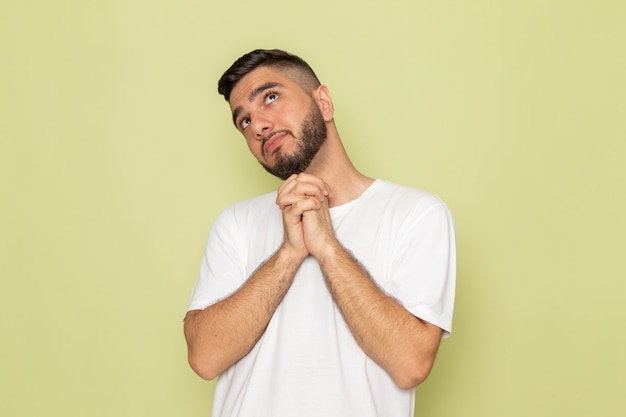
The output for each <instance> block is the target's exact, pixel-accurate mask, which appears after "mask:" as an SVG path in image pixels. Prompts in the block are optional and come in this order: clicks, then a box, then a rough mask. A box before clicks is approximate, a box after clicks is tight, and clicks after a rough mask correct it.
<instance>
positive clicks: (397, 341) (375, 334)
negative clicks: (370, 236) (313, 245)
mask: <svg viewBox="0 0 626 417" xmlns="http://www.w3.org/2000/svg"><path fill="white" fill-rule="evenodd" d="M318 261H319V262H320V265H321V268H322V271H323V272H324V277H325V279H326V281H327V283H328V286H329V288H330V291H331V294H332V296H333V299H334V300H335V302H336V304H337V305H338V306H339V308H340V310H341V312H342V314H343V316H344V318H345V320H346V322H347V324H348V326H349V327H350V330H351V332H352V334H353V336H354V338H355V340H356V341H357V343H358V344H359V345H360V346H361V348H362V349H363V351H364V352H365V353H366V354H367V355H368V356H369V357H370V358H372V359H373V360H374V361H375V362H376V363H378V364H379V365H380V366H381V367H382V368H383V369H385V370H386V371H387V373H388V374H389V375H390V376H391V377H392V378H393V380H394V381H395V383H396V384H397V385H398V386H399V387H401V388H413V387H414V386H416V385H418V384H419V383H421V382H422V381H423V380H424V379H425V378H426V377H427V376H428V373H429V372H430V369H431V368H432V365H433V362H434V358H435V354H436V351H437V347H438V345H439V340H440V338H441V329H439V328H438V327H436V326H434V325H432V324H430V323H426V322H424V321H422V320H420V319H418V318H416V317H415V316H413V315H412V314H411V313H410V312H409V311H408V310H406V309H405V308H404V307H403V306H402V305H400V304H399V303H398V302H397V301H396V300H394V299H393V298H392V297H390V296H389V295H387V294H386V293H385V292H384V291H382V290H381V289H380V288H379V287H378V286H377V285H376V283H375V282H374V281H373V280H372V279H371V277H370V276H369V274H368V273H367V271H366V270H365V269H364V268H363V267H362V266H361V265H360V264H359V263H358V261H356V260H355V259H354V257H353V256H352V255H351V254H350V253H349V252H348V251H346V250H345V249H344V248H343V247H341V246H340V245H339V244H337V245H332V247H331V248H329V250H327V251H325V252H324V255H323V256H320V257H319V258H318Z"/></svg>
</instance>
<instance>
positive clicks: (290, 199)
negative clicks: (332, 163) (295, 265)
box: [276, 173, 336, 258]
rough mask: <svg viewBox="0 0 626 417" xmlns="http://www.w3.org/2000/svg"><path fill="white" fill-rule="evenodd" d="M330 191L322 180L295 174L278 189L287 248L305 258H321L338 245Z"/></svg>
mask: <svg viewBox="0 0 626 417" xmlns="http://www.w3.org/2000/svg"><path fill="white" fill-rule="evenodd" d="M330 192H331V191H330V188H329V186H328V184H326V183H325V182H324V181H323V180H322V179H321V178H318V177H316V176H314V175H310V174H305V173H302V174H294V175H292V176H291V177H289V178H288V179H287V180H286V181H285V182H284V183H283V185H282V186H281V187H280V188H279V189H278V194H277V198H276V204H278V207H279V208H280V209H281V211H282V212H283V228H284V232H285V237H284V242H283V246H285V247H286V248H288V249H291V250H293V251H294V252H295V253H296V254H297V256H299V257H301V258H305V257H306V256H308V255H313V256H315V257H316V258H319V257H320V256H321V255H322V253H323V250H324V249H325V248H327V247H328V246H329V245H330V244H332V243H333V242H336V239H335V235H334V232H333V227H332V222H331V219H330V213H329V211H328V198H329V196H330Z"/></svg>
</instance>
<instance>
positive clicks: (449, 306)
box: [188, 180, 456, 417]
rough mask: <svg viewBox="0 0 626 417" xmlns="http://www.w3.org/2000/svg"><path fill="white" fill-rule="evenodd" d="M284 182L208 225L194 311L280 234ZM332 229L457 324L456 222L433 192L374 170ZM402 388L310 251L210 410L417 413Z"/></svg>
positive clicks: (391, 290) (405, 294)
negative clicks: (363, 341)
mask: <svg viewBox="0 0 626 417" xmlns="http://www.w3.org/2000/svg"><path fill="white" fill-rule="evenodd" d="M275 200H276V193H271V194H266V195H263V196H260V197H256V198H253V199H250V200H247V201H244V202H241V203H239V204H236V205H234V206H231V207H229V208H227V209H225V210H224V211H223V212H222V213H221V214H220V215H219V217H218V218H217V220H216V221H215V223H214V224H213V227H212V229H211V232H210V233H209V237H208V241H207V246H206V251H205V256H204V258H203V261H202V265H201V268H200V273H199V276H198V280H197V282H196V285H195V288H194V290H193V294H192V297H191V301H190V304H189V307H188V310H198V309H204V308H206V307H207V306H209V305H211V304H213V303H215V302H217V301H219V300H221V299H223V298H226V297H228V296H229V295H230V294H232V293H233V292H235V291H236V290H237V289H238V288H239V287H240V286H241V285H242V284H243V283H244V282H245V280H246V279H247V278H248V277H249V276H250V275H251V274H252V273H253V272H254V271H255V270H256V269H257V268H258V267H259V265H260V264H261V263H262V262H264V261H265V260H266V259H267V258H269V257H270V256H271V255H272V254H273V253H274V252H275V251H276V250H277V249H278V247H279V246H280V245H281V243H282V240H283V226H282V217H281V211H280V209H279V208H278V206H276V204H275ZM330 214H331V217H332V222H333V227H334V229H335V234H336V236H337V238H338V239H339V241H340V242H341V243H342V244H343V246H344V247H346V248H347V249H349V250H350V251H351V252H352V254H353V255H354V257H355V258H356V259H357V260H358V261H359V262H361V264H362V265H363V266H364V267H365V269H366V270H367V271H368V272H369V274H370V275H371V277H372V278H373V279H374V280H375V281H376V282H377V283H378V285H379V286H380V287H381V288H382V289H383V290H384V291H386V292H387V293H388V294H390V295H391V296H392V297H394V298H395V299H396V300H397V301H398V302H400V303H401V304H402V305H403V306H404V307H405V308H406V309H407V310H408V311H410V312H411V313H412V314H413V315H415V316H417V317H419V318H421V319H423V320H425V321H428V322H430V323H433V324H435V325H437V326H439V327H440V328H442V329H443V330H444V337H446V336H448V335H449V334H450V331H451V329H452V327H451V326H452V310H453V304H454V289H455V275H456V266H455V264H456V252H455V236H454V224H453V220H452V217H451V215H450V212H449V210H448V208H447V206H446V205H445V204H444V203H443V202H442V201H441V200H440V199H439V198H438V197H436V196H433V195H431V194H427V193H424V192H422V191H419V190H415V189H413V188H409V187H404V186H400V185H396V184H392V183H390V182H387V181H383V180H376V181H375V182H374V183H373V184H372V185H370V187H369V188H368V189H367V190H366V191H365V192H364V193H363V194H362V195H361V196H360V197H359V198H357V199H356V200H353V201H350V202H348V203H346V204H343V205H341V206H337V207H333V208H331V209H330ZM414 400H415V390H413V389H411V390H402V389H400V388H398V387H397V386H396V385H395V384H394V382H393V381H392V379H391V378H390V377H389V375H388V374H387V373H386V372H385V371H384V370H383V369H382V368H381V367H380V366H378V365H377V364H376V363H375V362H374V361H373V360H371V359H370V358H369V357H368V356H366V355H365V353H364V352H363V351H362V350H361V348H360V347H359V346H358V345H357V343H356V341H355V340H354V338H353V336H352V334H351V333H350V331H349V329H348V327H347V325H346V323H345V321H344V319H343V317H342V315H341V313H340V311H339V309H338V308H337V306H336V305H335V303H334V302H333V300H332V298H331V296H330V293H329V292H328V289H327V288H326V284H325V282H324V278H323V277H322V273H321V270H320V267H319V265H318V263H317V261H316V260H315V258H313V257H309V258H307V259H305V260H304V262H303V263H302V265H301V266H300V268H299V270H298V272H297V273H296V276H295V278H294V281H293V284H292V285H291V287H290V289H289V291H288V292H287V294H286V295H285V297H284V299H283V301H282V302H281V304H280V305H279V306H278V309H277V310H276V312H275V313H274V316H273V317H272V319H271V321H270V323H269V325H268V327H267V329H266V331H265V333H264V334H263V336H262V337H261V339H260V340H259V342H258V343H257V344H256V345H255V346H254V348H253V349H252V350H251V351H250V353H248V354H247V355H246V356H245V357H244V358H242V359H241V360H239V361H238V362H237V363H235V364H234V365H233V366H231V367H230V368H229V369H228V370H227V371H225V372H224V373H223V374H222V375H221V376H220V377H219V379H218V382H217V387H216V392H215V398H214V403H213V417H264V416H267V417H306V416H312V417H313V416H314V417H321V416H324V417H333V416H336V417H356V416H358V417H383V416H384V417H400V416H402V417H412V416H413V411H414Z"/></svg>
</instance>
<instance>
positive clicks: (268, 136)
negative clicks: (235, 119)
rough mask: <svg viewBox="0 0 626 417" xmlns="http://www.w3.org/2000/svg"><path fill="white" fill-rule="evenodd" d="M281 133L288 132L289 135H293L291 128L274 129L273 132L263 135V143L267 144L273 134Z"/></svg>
mask: <svg viewBox="0 0 626 417" xmlns="http://www.w3.org/2000/svg"><path fill="white" fill-rule="evenodd" d="M279 133H286V134H288V135H291V136H293V133H291V130H289V129H281V130H274V131H273V132H270V133H268V134H267V135H265V136H262V137H261V140H262V141H263V145H265V143H266V142H267V141H268V140H270V139H271V138H272V136H275V135H278V134H279Z"/></svg>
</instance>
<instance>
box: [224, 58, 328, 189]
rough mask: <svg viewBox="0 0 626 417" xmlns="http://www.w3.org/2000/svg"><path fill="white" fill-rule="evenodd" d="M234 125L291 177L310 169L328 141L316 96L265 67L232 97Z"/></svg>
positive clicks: (257, 152) (270, 166) (261, 157)
mask: <svg viewBox="0 0 626 417" xmlns="http://www.w3.org/2000/svg"><path fill="white" fill-rule="evenodd" d="M230 107H231V110H232V111H233V121H234V123H235V127H237V129H238V130H239V131H240V132H241V133H242V134H243V135H244V137H245V138H246V142H247V143H248V147H249V148H250V151H251V152H252V154H253V155H254V156H255V157H256V159H257V160H258V161H259V163H260V164H261V165H262V166H263V167H264V168H265V169H266V170H267V171H268V172H269V173H270V174H272V175H275V176H277V177H279V178H281V179H283V180H284V179H287V178H288V177H289V176H290V175H292V174H297V173H300V172H303V171H305V170H306V169H307V167H308V166H309V164H310V163H311V161H312V160H313V158H314V157H315V155H316V154H317V151H318V150H319V149H320V147H321V146H322V144H323V143H324V141H325V140H326V135H327V132H326V123H325V121H324V118H323V116H322V114H321V112H320V110H319V107H318V106H317V104H316V102H315V101H314V100H313V98H312V97H311V96H310V95H309V94H307V93H305V92H304V91H303V90H302V88H300V86H299V85H298V84H296V83H295V82H294V81H291V80H290V79H288V78H287V77H286V76H285V75H283V74H282V73H281V72H279V71H277V70H275V69H272V68H268V67H261V68H257V69H256V70H254V71H252V72H250V73H249V74H247V75H246V76H245V77H243V78H242V79H241V81H239V83H238V84H237V85H236V86H235V88H234V89H233V91H232V92H231V95H230Z"/></svg>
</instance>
